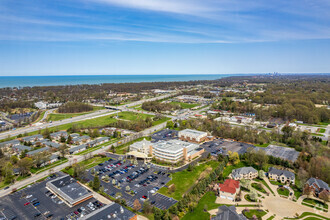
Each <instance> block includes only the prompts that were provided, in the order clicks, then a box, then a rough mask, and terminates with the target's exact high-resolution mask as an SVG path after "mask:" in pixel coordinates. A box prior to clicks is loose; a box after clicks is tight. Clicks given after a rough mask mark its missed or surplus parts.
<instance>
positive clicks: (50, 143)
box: [43, 141, 61, 148]
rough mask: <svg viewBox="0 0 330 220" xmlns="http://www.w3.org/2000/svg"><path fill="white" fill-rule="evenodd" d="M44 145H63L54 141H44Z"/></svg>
mask: <svg viewBox="0 0 330 220" xmlns="http://www.w3.org/2000/svg"><path fill="white" fill-rule="evenodd" d="M43 145H45V146H48V147H53V148H59V147H60V146H61V145H60V144H59V143H55V142H52V141H47V142H44V143H43Z"/></svg>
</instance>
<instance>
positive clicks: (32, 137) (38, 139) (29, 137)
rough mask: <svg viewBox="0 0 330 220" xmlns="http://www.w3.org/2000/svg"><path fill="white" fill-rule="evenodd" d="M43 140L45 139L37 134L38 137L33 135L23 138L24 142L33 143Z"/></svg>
mask: <svg viewBox="0 0 330 220" xmlns="http://www.w3.org/2000/svg"><path fill="white" fill-rule="evenodd" d="M42 139H44V137H43V136H42V135H41V134H36V135H32V136H27V137H23V138H22V141H24V142H32V141H40V140H42Z"/></svg>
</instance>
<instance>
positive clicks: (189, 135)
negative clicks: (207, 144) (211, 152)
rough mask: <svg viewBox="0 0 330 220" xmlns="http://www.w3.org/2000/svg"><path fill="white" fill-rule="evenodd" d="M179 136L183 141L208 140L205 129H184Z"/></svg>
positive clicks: (199, 141)
mask: <svg viewBox="0 0 330 220" xmlns="http://www.w3.org/2000/svg"><path fill="white" fill-rule="evenodd" d="M178 136H179V139H180V140H182V141H189V142H194V143H201V142H203V141H205V140H206V138H207V133H206V132H204V131H196V130H191V129H184V130H182V131H179V134H178Z"/></svg>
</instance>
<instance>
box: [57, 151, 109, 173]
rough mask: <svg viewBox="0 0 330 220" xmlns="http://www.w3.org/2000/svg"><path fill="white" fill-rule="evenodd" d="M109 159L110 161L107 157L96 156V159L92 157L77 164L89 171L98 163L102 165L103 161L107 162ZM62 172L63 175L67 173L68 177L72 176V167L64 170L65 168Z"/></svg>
mask: <svg viewBox="0 0 330 220" xmlns="http://www.w3.org/2000/svg"><path fill="white" fill-rule="evenodd" d="M109 159H110V158H109V157H99V156H96V157H92V158H90V159H88V160H84V161H81V162H79V163H78V164H79V165H83V166H86V169H90V168H92V167H94V166H96V165H98V164H99V163H103V162H104V161H107V160H109ZM62 171H63V172H65V173H68V174H70V175H73V168H72V167H71V168H70V169H66V168H65V169H63V170H62Z"/></svg>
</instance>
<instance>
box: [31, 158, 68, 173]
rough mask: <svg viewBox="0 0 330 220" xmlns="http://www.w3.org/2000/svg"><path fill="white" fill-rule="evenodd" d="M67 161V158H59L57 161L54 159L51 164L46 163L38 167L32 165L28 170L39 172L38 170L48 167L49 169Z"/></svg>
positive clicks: (41, 170)
mask: <svg viewBox="0 0 330 220" xmlns="http://www.w3.org/2000/svg"><path fill="white" fill-rule="evenodd" d="M67 161H68V159H67V158H61V159H60V160H58V161H56V162H54V163H52V164H49V165H46V166H44V167H40V168H35V167H32V168H31V170H30V171H31V173H40V172H43V171H46V170H49V169H51V168H53V167H56V166H58V165H61V164H63V163H65V162H67Z"/></svg>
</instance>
